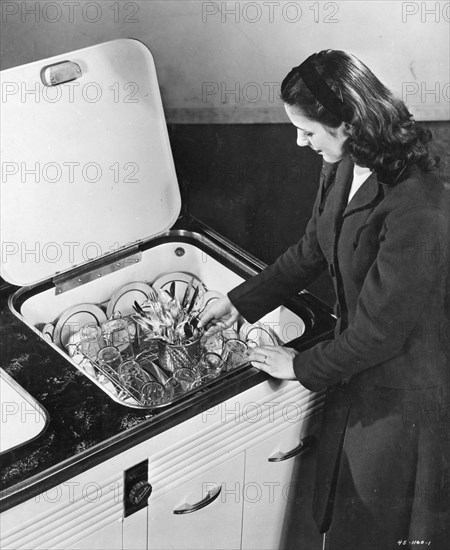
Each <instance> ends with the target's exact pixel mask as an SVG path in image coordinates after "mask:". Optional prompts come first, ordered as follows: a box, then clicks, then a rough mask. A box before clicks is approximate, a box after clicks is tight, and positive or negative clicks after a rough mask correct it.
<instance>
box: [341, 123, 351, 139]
mask: <svg viewBox="0 0 450 550" xmlns="http://www.w3.org/2000/svg"><path fill="white" fill-rule="evenodd" d="M341 126H343V131H344V133H345V134H346V135H347V136H348V135H350V134H351V133H352V130H353V126H352V125H351V124H349V123H348V122H343V123H342V125H341Z"/></svg>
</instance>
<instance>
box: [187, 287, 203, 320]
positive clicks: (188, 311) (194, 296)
mask: <svg viewBox="0 0 450 550" xmlns="http://www.w3.org/2000/svg"><path fill="white" fill-rule="evenodd" d="M199 291H200V287H199V286H196V287H195V290H194V295H193V296H192V300H191V303H190V304H189V307H188V308H187V311H186V313H187V314H188V315H189V313H190V312H191V311H192V308H193V307H194V305H195V301H196V300H197V296H198V293H199Z"/></svg>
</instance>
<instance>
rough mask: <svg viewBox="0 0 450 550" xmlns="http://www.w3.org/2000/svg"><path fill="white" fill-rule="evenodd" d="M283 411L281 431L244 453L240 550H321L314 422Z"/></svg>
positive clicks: (295, 413) (275, 432)
mask: <svg viewBox="0 0 450 550" xmlns="http://www.w3.org/2000/svg"><path fill="white" fill-rule="evenodd" d="M288 411H289V407H286V409H285V411H284V413H283V416H284V418H283V420H284V426H283V427H282V428H281V429H277V428H276V427H275V428H274V429H273V430H271V431H270V432H269V434H268V435H267V436H266V437H265V438H264V440H263V441H262V442H261V443H258V444H256V445H255V446H253V447H251V448H250V449H248V450H247V451H246V453H245V454H246V458H245V485H244V491H243V502H244V515H243V526H242V550H275V549H286V548H295V549H296V550H316V549H317V550H320V549H321V548H322V537H321V536H320V535H319V534H318V532H317V527H316V526H315V524H314V521H313V518H312V499H313V494H314V467H315V458H316V450H317V441H318V439H317V431H318V421H317V416H315V415H313V416H310V417H308V418H306V419H304V420H301V419H299V420H296V416H297V414H299V412H298V411H295V409H293V410H291V413H289V412H288ZM300 414H301V412H300Z"/></svg>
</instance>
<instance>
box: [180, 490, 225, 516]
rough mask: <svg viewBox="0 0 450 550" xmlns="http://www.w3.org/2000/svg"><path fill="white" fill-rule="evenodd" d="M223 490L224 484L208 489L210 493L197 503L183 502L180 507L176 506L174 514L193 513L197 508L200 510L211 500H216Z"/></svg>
mask: <svg viewBox="0 0 450 550" xmlns="http://www.w3.org/2000/svg"><path fill="white" fill-rule="evenodd" d="M221 491H222V486H219V487H216V488H215V489H212V490H211V491H208V494H207V495H206V496H205V498H203V499H202V500H200V501H199V502H196V503H195V504H187V503H186V504H183V505H182V506H180V507H179V508H176V509H175V510H174V511H173V513H174V514H191V513H192V512H196V511H197V510H200V509H201V508H204V507H205V506H208V504H211V502H214V501H215V500H216V498H217V497H218V496H219V495H220V492H221Z"/></svg>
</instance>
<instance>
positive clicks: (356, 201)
mask: <svg viewBox="0 0 450 550" xmlns="http://www.w3.org/2000/svg"><path fill="white" fill-rule="evenodd" d="M382 195H384V193H383V191H382V187H381V185H380V183H379V181H378V178H377V175H376V174H375V173H374V172H373V173H372V174H370V176H369V177H368V178H367V180H366V181H365V182H364V183H363V184H362V185H361V187H360V188H359V189H358V191H357V192H356V193H355V195H354V196H353V198H352V200H351V201H350V202H349V203H348V205H347V206H346V207H345V208H344V212H343V215H342V216H343V217H344V218H345V217H346V216H350V215H351V214H353V213H355V212H359V211H361V210H365V209H367V208H371V207H372V206H373V205H374V204H375V203H376V202H379V199H380V197H381V196H382ZM347 197H348V194H347V196H346V198H345V199H346V200H347Z"/></svg>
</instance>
